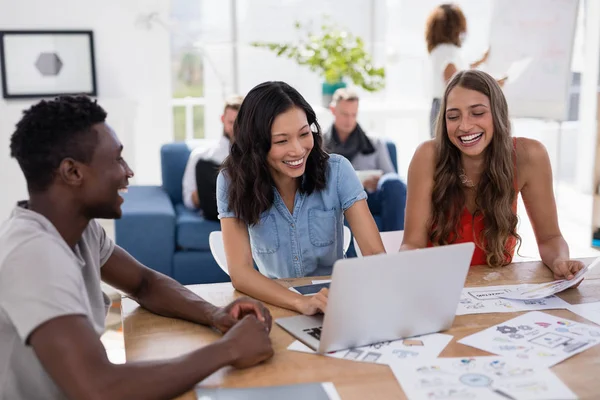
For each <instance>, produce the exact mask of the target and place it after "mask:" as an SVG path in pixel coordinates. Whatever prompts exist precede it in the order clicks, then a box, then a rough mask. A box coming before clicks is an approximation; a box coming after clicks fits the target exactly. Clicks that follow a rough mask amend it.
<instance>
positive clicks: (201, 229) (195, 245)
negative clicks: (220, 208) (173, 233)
mask: <svg viewBox="0 0 600 400" xmlns="http://www.w3.org/2000/svg"><path fill="white" fill-rule="evenodd" d="M175 214H176V215H177V219H176V227H177V237H176V240H177V246H178V247H180V248H182V249H186V250H203V251H210V246H209V244H208V236H209V235H210V233H211V232H213V231H220V230H221V224H220V223H219V222H218V221H209V220H206V219H204V218H203V217H202V216H201V215H200V214H199V212H198V211H192V210H189V209H187V208H186V207H185V206H184V205H183V204H182V203H179V204H177V205H176V206H175Z"/></svg>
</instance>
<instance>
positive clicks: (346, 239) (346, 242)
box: [344, 225, 352, 254]
mask: <svg viewBox="0 0 600 400" xmlns="http://www.w3.org/2000/svg"><path fill="white" fill-rule="evenodd" d="M351 239H352V233H351V232H350V228H348V227H347V226H346V225H344V254H345V253H346V251H348V247H350V240H351Z"/></svg>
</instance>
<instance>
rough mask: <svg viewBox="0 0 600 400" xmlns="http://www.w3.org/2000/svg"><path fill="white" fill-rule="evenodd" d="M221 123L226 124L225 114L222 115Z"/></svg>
mask: <svg viewBox="0 0 600 400" xmlns="http://www.w3.org/2000/svg"><path fill="white" fill-rule="evenodd" d="M221 123H222V124H224V123H225V114H223V115H221Z"/></svg>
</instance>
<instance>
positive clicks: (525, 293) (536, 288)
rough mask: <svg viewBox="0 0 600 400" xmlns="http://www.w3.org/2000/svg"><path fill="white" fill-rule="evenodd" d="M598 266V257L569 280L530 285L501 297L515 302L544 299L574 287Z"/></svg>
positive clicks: (599, 261)
mask: <svg viewBox="0 0 600 400" xmlns="http://www.w3.org/2000/svg"><path fill="white" fill-rule="evenodd" d="M598 264H600V257H598V258H596V260H594V262H592V263H591V264H589V265H588V266H586V267H585V268H583V269H582V270H581V271H579V272H578V273H577V274H575V276H574V277H573V279H571V280H566V279H561V280H557V281H552V282H546V283H540V284H537V285H530V286H529V287H527V288H524V289H523V290H520V291H515V292H510V293H507V294H505V295H502V296H501V297H503V298H505V299H515V300H533V299H542V298H544V297H548V296H551V295H553V294H556V293H560V292H562V291H563V290H566V289H568V288H570V287H571V286H574V285H576V284H577V283H579V282H580V281H581V280H582V279H583V278H584V275H585V274H586V273H587V272H588V271H590V270H591V269H593V268H594V267H596V266H597V265H598Z"/></svg>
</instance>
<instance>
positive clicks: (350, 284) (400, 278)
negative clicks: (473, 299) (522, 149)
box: [275, 243, 475, 354]
mask: <svg viewBox="0 0 600 400" xmlns="http://www.w3.org/2000/svg"><path fill="white" fill-rule="evenodd" d="M474 250H475V245H474V244H473V243H461V244H453V245H447V246H438V247H432V248H426V249H418V250H409V251H402V252H398V253H394V254H379V255H374V256H368V257H362V258H347V259H341V260H338V261H336V263H335V264H334V265H333V274H332V276H331V286H330V289H329V299H328V301H327V312H326V313H325V315H323V314H319V315H311V316H306V315H298V316H293V317H285V318H278V319H277V320H275V322H276V323H277V325H279V326H280V327H282V328H283V329H285V330H286V331H287V332H289V333H290V334H291V335H292V336H294V337H296V338H297V339H298V340H300V341H301V342H303V343H304V344H306V345H307V346H309V347H310V348H312V349H313V350H315V351H316V352H317V353H321V354H323V353H327V352H331V351H337V350H345V349H349V348H353V347H359V346H365V345H369V344H373V343H377V342H382V341H387V340H397V339H402V338H407V337H412V336H418V335H424V334H428V333H434V332H440V331H443V330H446V329H449V328H450V327H451V326H452V323H453V321H454V316H455V315H456V308H457V307H458V301H459V299H460V295H461V292H462V289H463V287H464V284H465V280H466V278H467V273H468V272H469V266H470V264H471V258H472V257H473V251H474Z"/></svg>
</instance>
